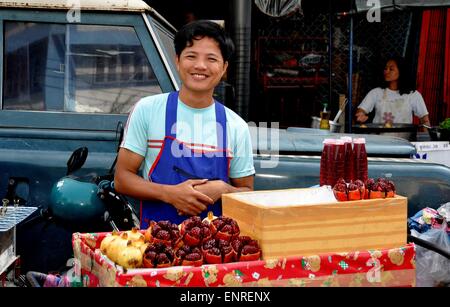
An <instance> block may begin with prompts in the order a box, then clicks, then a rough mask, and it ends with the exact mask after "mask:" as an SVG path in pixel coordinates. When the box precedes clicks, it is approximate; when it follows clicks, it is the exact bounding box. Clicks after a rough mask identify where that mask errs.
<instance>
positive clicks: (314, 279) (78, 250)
mask: <svg viewBox="0 0 450 307" xmlns="http://www.w3.org/2000/svg"><path fill="white" fill-rule="evenodd" d="M106 234H107V233H91V234H80V233H74V234H73V238H72V244H73V249H74V254H75V258H76V259H77V260H78V263H79V266H80V269H79V270H78V274H79V277H80V278H81V279H82V281H83V285H84V286H88V287H97V286H141V287H163V286H177V287H217V286H363V287H381V286H387V287H411V286H414V285H415V246H414V245H413V244H408V245H405V246H402V247H398V248H391V249H382V250H367V251H354V252H348V253H333V254H321V255H312V256H304V257H303V256H296V257H288V258H282V259H270V260H259V261H248V262H233V263H226V264H217V265H203V266H201V267H187V266H186V267H183V266H177V267H170V268H162V269H147V268H145V269H132V270H128V271H127V272H124V270H123V269H122V268H121V267H120V266H118V265H115V264H114V263H112V262H111V261H110V260H109V259H108V258H107V257H106V256H105V255H103V254H102V253H101V252H100V250H99V247H100V243H101V240H102V239H103V238H104V237H105V235H106Z"/></svg>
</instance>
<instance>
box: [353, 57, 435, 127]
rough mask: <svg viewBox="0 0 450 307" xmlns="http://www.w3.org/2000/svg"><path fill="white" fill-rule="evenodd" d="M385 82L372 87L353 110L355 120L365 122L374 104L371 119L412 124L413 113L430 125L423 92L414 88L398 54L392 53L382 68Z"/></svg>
mask: <svg viewBox="0 0 450 307" xmlns="http://www.w3.org/2000/svg"><path fill="white" fill-rule="evenodd" d="M383 76H384V84H383V85H382V86H381V87H377V88H374V89H372V90H371V91H370V92H369V93H368V94H367V95H366V97H365V98H364V100H363V101H362V103H361V104H360V105H359V106H358V108H357V110H356V114H355V115H356V121H358V122H359V123H364V122H366V121H367V120H368V118H369V117H368V115H367V114H368V113H370V112H372V110H373V109H374V108H375V117H374V118H373V122H374V123H378V124H384V125H385V126H386V127H389V126H392V124H400V123H402V124H412V122H413V115H415V116H417V117H419V119H420V123H421V124H425V125H428V126H429V125H430V120H429V117H428V110H427V107H426V105H425V102H424V100H423V98H422V95H421V94H420V93H419V92H418V91H416V90H415V86H414V83H413V82H411V81H410V78H409V76H408V74H407V69H406V66H405V61H404V59H403V58H400V57H391V58H389V59H388V61H387V62H386V66H385V67H384V71H383Z"/></svg>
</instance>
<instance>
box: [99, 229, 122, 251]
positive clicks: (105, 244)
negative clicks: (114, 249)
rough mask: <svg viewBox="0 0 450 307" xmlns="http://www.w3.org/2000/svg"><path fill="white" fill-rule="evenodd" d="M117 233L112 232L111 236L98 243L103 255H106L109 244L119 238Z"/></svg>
mask: <svg viewBox="0 0 450 307" xmlns="http://www.w3.org/2000/svg"><path fill="white" fill-rule="evenodd" d="M119 237H120V236H119V233H118V232H117V231H113V232H112V233H111V235H107V236H106V237H104V238H103V240H102V242H101V243H100V250H101V252H102V253H103V254H104V255H108V249H109V247H110V245H111V243H112V242H113V241H114V240H115V239H117V238H119Z"/></svg>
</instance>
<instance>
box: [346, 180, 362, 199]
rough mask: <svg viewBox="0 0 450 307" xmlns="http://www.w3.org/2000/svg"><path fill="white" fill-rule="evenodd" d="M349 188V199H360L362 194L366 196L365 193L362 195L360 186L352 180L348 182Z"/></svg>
mask: <svg viewBox="0 0 450 307" xmlns="http://www.w3.org/2000/svg"><path fill="white" fill-rule="evenodd" d="M347 189H348V200H360V199H361V196H364V194H363V195H361V191H360V190H359V187H358V186H357V185H356V184H355V183H353V182H350V183H349V184H348V186H347Z"/></svg>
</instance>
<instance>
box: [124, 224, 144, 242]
mask: <svg viewBox="0 0 450 307" xmlns="http://www.w3.org/2000/svg"><path fill="white" fill-rule="evenodd" d="M126 233H127V236H128V239H129V240H131V241H132V242H135V241H139V240H140V239H143V240H144V239H145V237H144V235H143V234H142V233H140V231H139V229H137V228H136V227H133V228H132V229H131V230H128V231H126Z"/></svg>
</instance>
